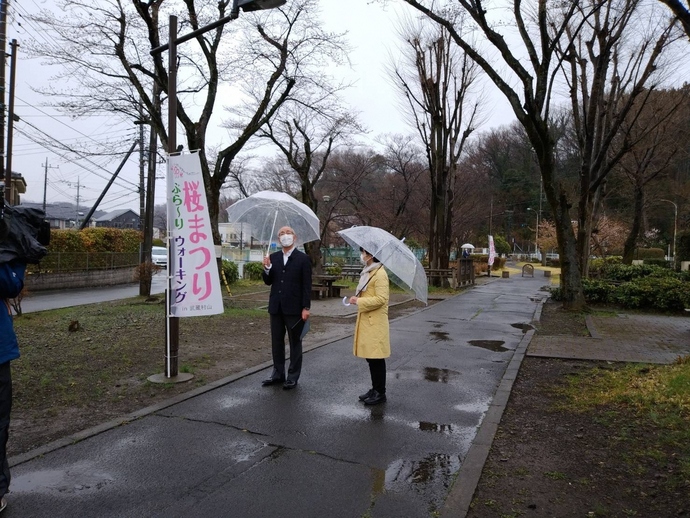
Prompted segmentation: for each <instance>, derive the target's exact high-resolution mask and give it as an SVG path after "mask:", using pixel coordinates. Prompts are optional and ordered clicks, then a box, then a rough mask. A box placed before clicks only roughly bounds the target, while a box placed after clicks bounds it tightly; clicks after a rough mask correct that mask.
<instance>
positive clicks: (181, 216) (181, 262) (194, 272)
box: [167, 153, 223, 317]
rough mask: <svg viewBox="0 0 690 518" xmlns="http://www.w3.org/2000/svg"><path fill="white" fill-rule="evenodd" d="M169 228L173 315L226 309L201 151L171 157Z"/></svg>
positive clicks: (194, 315) (169, 171)
mask: <svg viewBox="0 0 690 518" xmlns="http://www.w3.org/2000/svg"><path fill="white" fill-rule="evenodd" d="M167 185H168V196H167V198H168V200H167V201H168V228H170V229H171V232H170V246H171V249H172V254H171V256H172V261H171V264H170V275H171V276H172V280H171V283H170V289H171V294H170V296H171V300H172V303H171V308H170V315H171V316H174V317H197V316H202V315H215V314H219V313H222V312H223V294H222V291H221V287H220V278H219V277H218V265H217V263H216V257H215V247H214V245H213V235H212V233H211V220H210V219H209V215H208V204H207V203H206V190H205V189H204V181H203V178H202V175H201V163H200V161H199V155H198V153H190V154H184V155H176V156H169V157H168V184H167Z"/></svg>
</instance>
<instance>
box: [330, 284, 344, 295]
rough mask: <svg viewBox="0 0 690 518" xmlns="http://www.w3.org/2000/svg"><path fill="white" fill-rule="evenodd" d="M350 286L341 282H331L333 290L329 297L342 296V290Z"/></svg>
mask: <svg viewBox="0 0 690 518" xmlns="http://www.w3.org/2000/svg"><path fill="white" fill-rule="evenodd" d="M348 288H349V286H344V285H341V284H331V292H330V293H329V294H328V296H329V297H338V298H339V297H340V290H346V289H348Z"/></svg>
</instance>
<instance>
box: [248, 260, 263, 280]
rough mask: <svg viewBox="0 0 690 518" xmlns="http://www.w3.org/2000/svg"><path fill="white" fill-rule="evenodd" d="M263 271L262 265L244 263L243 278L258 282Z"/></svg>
mask: <svg viewBox="0 0 690 518" xmlns="http://www.w3.org/2000/svg"><path fill="white" fill-rule="evenodd" d="M263 271H264V265H263V263H246V264H245V265H244V278H245V279H250V280H252V281H259V280H261V274H262V273H263Z"/></svg>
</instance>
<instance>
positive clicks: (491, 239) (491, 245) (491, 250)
mask: <svg viewBox="0 0 690 518" xmlns="http://www.w3.org/2000/svg"><path fill="white" fill-rule="evenodd" d="M495 258H496V247H494V236H489V260H488V263H489V266H491V265H493V264H494V259H495Z"/></svg>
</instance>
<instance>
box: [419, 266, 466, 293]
mask: <svg viewBox="0 0 690 518" xmlns="http://www.w3.org/2000/svg"><path fill="white" fill-rule="evenodd" d="M424 272H425V273H426V277H427V281H428V282H429V284H432V283H433V279H434V278H439V277H440V278H442V279H449V281H450V287H451V288H453V289H455V288H457V287H458V280H457V273H458V272H457V269H456V268H424Z"/></svg>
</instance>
